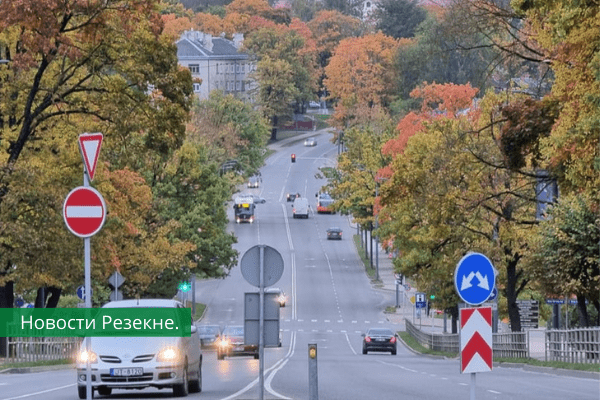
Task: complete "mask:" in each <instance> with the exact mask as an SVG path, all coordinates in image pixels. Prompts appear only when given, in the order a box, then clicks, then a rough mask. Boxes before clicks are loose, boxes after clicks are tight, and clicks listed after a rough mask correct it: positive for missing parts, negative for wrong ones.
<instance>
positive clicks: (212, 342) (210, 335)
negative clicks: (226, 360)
mask: <svg viewBox="0 0 600 400" xmlns="http://www.w3.org/2000/svg"><path fill="white" fill-rule="evenodd" d="M220 335H221V327H220V326H219V325H205V324H203V325H198V336H200V345H201V346H202V348H214V347H216V345H217V339H218V338H219V336H220Z"/></svg>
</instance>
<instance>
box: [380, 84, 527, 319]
mask: <svg viewBox="0 0 600 400" xmlns="http://www.w3.org/2000/svg"><path fill="white" fill-rule="evenodd" d="M475 93H476V91H475V90H473V89H472V88H470V87H468V86H466V87H453V85H430V86H424V87H422V88H419V89H418V90H415V91H414V92H413V96H418V97H421V98H422V99H423V101H422V104H423V108H422V111H421V113H420V116H421V121H420V122H418V120H417V121H415V115H412V116H410V119H409V120H407V121H406V123H402V122H401V124H399V126H400V127H402V128H404V129H408V133H405V134H404V136H402V135H403V133H402V132H400V135H401V136H400V137H399V138H398V139H395V140H394V141H391V142H389V143H388V144H386V146H385V147H384V148H385V149H386V151H395V152H399V153H396V154H392V157H393V162H392V163H391V165H390V167H391V179H390V180H389V181H388V182H386V183H385V184H384V185H383V187H382V191H381V193H382V206H383V208H382V211H381V216H380V224H381V225H380V226H381V232H382V236H383V237H385V238H386V239H389V240H391V241H392V243H393V246H394V249H395V250H396V251H398V252H399V253H400V254H401V257H399V258H398V259H397V260H396V261H395V263H396V264H395V265H396V266H397V268H398V270H399V272H401V273H403V274H404V275H406V276H414V277H415V279H417V281H418V282H419V284H420V285H421V286H423V287H424V288H428V287H433V286H435V287H436V290H438V291H439V290H440V288H441V292H442V294H441V295H440V296H436V298H437V299H439V302H440V305H441V307H440V308H453V309H454V311H453V316H454V317H455V316H456V315H457V312H456V301H457V297H456V294H455V293H454V291H453V290H452V284H451V282H450V279H449V278H448V277H451V276H452V273H453V271H454V268H455V267H456V263H457V262H458V260H460V258H461V257H462V256H463V255H464V254H465V252H466V251H469V250H471V251H479V252H482V253H484V254H486V255H488V257H490V259H491V260H493V263H494V265H495V266H496V268H497V269H498V271H499V276H498V277H497V282H498V286H499V288H500V291H501V293H502V294H503V297H504V298H505V299H506V306H503V307H506V308H505V309H504V311H505V312H507V313H508V315H509V318H510V322H511V327H512V329H513V330H515V331H518V330H520V318H519V312H518V308H517V306H516V300H517V298H518V296H519V294H520V293H522V292H523V291H524V290H525V289H526V288H527V287H528V285H529V284H530V281H531V276H530V274H529V271H528V270H527V268H526V264H524V263H523V262H522V260H523V258H524V257H526V254H527V250H526V248H527V245H526V243H527V239H528V238H529V237H530V236H531V234H532V232H533V227H534V226H535V224H536V221H535V220H534V216H535V212H534V207H535V193H534V186H535V174H534V173H532V171H531V170H529V171H527V170H526V169H523V170H520V171H514V170H512V169H511V168H509V166H508V165H507V162H506V158H505V157H504V154H503V153H502V146H501V141H500V139H499V137H498V133H497V132H498V130H499V128H500V127H502V125H503V123H504V120H503V118H502V115H501V113H500V111H499V109H500V108H499V105H500V104H502V98H501V97H499V96H497V95H495V94H493V93H487V94H486V96H485V97H484V99H483V100H482V101H481V103H480V105H479V106H478V107H473V106H472V108H471V110H470V112H467V113H466V114H465V113H458V112H457V111H458V110H460V109H462V108H463V107H464V106H465V104H468V103H469V102H470V101H471V100H469V99H472V97H473V96H474V94H475ZM436 110H437V111H436ZM415 128H416V129H415ZM417 129H418V130H417ZM407 136H408V138H407ZM526 165H527V168H531V165H532V163H531V157H529V158H528V161H527V164H526ZM383 172H385V173H387V174H390V171H383ZM453 329H454V327H453Z"/></svg>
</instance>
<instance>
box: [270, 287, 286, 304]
mask: <svg viewBox="0 0 600 400" xmlns="http://www.w3.org/2000/svg"><path fill="white" fill-rule="evenodd" d="M265 293H275V294H276V295H277V302H278V303H279V306H280V307H285V303H286V301H287V296H286V295H285V292H284V291H283V290H281V289H280V288H277V287H275V288H267V289H265Z"/></svg>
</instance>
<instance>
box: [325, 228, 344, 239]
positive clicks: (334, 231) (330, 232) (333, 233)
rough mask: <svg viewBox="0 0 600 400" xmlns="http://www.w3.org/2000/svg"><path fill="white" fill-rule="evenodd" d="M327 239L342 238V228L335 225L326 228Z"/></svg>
mask: <svg viewBox="0 0 600 400" xmlns="http://www.w3.org/2000/svg"><path fill="white" fill-rule="evenodd" d="M327 240H342V230H341V229H340V228H337V227H331V228H329V229H327Z"/></svg>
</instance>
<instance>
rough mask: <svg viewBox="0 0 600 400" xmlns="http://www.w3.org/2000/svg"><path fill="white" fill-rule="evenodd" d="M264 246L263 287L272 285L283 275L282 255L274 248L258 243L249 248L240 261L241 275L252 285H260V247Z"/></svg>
mask: <svg viewBox="0 0 600 400" xmlns="http://www.w3.org/2000/svg"><path fill="white" fill-rule="evenodd" d="M261 247H262V248H264V255H263V257H264V258H263V262H264V282H263V285H264V287H267V286H271V285H274V284H275V283H277V282H278V281H279V279H281V275H283V257H281V254H279V252H278V251H277V250H275V249H274V248H272V247H270V246H267V245H264V244H259V245H256V246H254V247H251V248H249V249H248V250H247V251H246V252H245V253H244V255H243V256H242V260H241V261H240V268H241V269H242V276H243V277H244V279H245V280H246V281H247V282H248V283H249V284H251V285H252V286H256V287H260V249H261Z"/></svg>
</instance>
